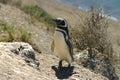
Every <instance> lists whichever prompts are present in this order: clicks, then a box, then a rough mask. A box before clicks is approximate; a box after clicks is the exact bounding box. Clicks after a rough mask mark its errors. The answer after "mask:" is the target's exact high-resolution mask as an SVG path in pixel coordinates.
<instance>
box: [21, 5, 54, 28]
mask: <svg viewBox="0 0 120 80" xmlns="http://www.w3.org/2000/svg"><path fill="white" fill-rule="evenodd" d="M22 10H23V11H24V12H25V13H27V14H29V15H31V16H32V17H34V18H35V19H37V20H38V21H42V22H44V23H45V24H46V25H47V27H53V26H55V23H54V22H53V21H52V16H51V15H49V14H48V13H47V12H46V11H44V10H43V9H42V8H40V7H39V6H37V5H24V6H23V7H22Z"/></svg>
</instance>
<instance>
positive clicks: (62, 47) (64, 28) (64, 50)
mask: <svg viewBox="0 0 120 80" xmlns="http://www.w3.org/2000/svg"><path fill="white" fill-rule="evenodd" d="M54 21H55V22H56V24H57V27H56V29H55V33H54V40H53V43H52V47H53V48H51V49H52V51H53V50H54V53H56V54H57V56H58V57H59V58H60V62H59V66H60V67H61V66H62V61H63V60H65V61H67V62H68V63H69V65H70V64H71V62H72V61H73V48H72V42H71V39H70V36H69V32H68V23H67V21H66V20H65V19H63V18H56V19H54ZM53 45H54V46H53Z"/></svg>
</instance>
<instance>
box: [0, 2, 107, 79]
mask: <svg viewBox="0 0 120 80" xmlns="http://www.w3.org/2000/svg"><path fill="white" fill-rule="evenodd" d="M0 6H1V8H0V20H5V21H6V22H8V23H9V24H14V26H15V27H16V28H21V27H26V28H27V30H28V31H30V32H31V33H32V34H33V36H32V41H33V43H35V44H37V46H38V47H39V48H40V50H41V54H40V53H37V52H36V53H35V55H36V58H37V59H38V60H39V62H40V66H39V69H40V71H38V70H36V69H34V68H32V67H30V66H28V65H27V64H26V63H25V62H24V60H22V59H21V57H19V56H16V55H14V54H13V53H12V52H11V51H10V50H11V47H14V48H16V46H12V45H11V44H14V45H19V46H20V45H21V43H2V42H1V43H0V80H57V79H66V80H80V79H82V80H91V79H92V80H107V78H105V77H103V76H101V75H100V74H95V73H93V72H91V71H90V70H88V69H85V68H83V67H81V66H79V67H78V66H77V65H76V64H75V65H74V66H75V67H71V68H70V69H67V68H66V67H64V69H63V71H59V70H58V69H57V67H56V65H58V61H59V59H58V58H56V57H55V56H54V55H53V54H52V53H51V51H50V49H49V48H50V44H51V41H52V36H50V35H49V33H48V32H47V31H46V30H45V29H44V25H43V24H42V23H39V22H35V23H34V24H33V23H31V18H30V16H29V15H26V14H25V13H24V12H22V11H21V10H19V9H17V8H15V7H11V6H9V5H3V4H0ZM3 44H4V45H3Z"/></svg>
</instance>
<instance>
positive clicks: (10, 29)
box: [0, 21, 14, 42]
mask: <svg viewBox="0 0 120 80" xmlns="http://www.w3.org/2000/svg"><path fill="white" fill-rule="evenodd" d="M0 25H1V26H2V30H3V31H4V32H7V34H8V36H9V37H8V38H6V39H5V40H4V41H7V42H11V41H13V40H14V37H13V34H14V29H13V28H14V27H13V26H10V25H8V24H7V22H5V21H1V23H0Z"/></svg>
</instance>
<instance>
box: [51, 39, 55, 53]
mask: <svg viewBox="0 0 120 80" xmlns="http://www.w3.org/2000/svg"><path fill="white" fill-rule="evenodd" d="M54 47H55V45H54V40H53V41H52V44H51V51H52V52H53V51H54Z"/></svg>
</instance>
